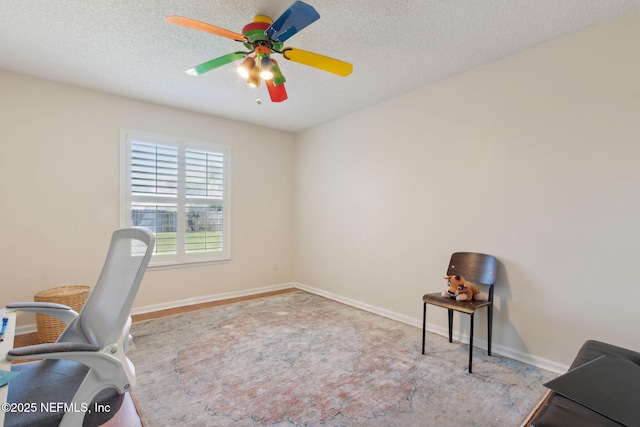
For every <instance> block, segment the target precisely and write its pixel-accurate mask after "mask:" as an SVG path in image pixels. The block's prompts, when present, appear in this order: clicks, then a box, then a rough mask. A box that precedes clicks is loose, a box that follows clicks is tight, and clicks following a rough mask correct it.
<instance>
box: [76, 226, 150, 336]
mask: <svg viewBox="0 0 640 427" xmlns="http://www.w3.org/2000/svg"><path fill="white" fill-rule="evenodd" d="M154 246H155V236H154V235H153V234H152V233H150V232H149V231H146V230H142V229H124V230H117V231H115V232H114V233H113V236H112V237H111V245H110V246H109V252H108V254H107V259H106V261H105V263H104V266H103V267H102V272H101V273H100V277H99V278H98V281H97V283H96V285H95V287H94V288H93V290H92V291H91V294H90V295H89V298H88V299H87V302H86V303H85V305H84V307H83V308H82V311H81V312H80V315H79V317H78V321H79V324H80V328H81V330H82V333H83V334H84V335H85V337H86V338H87V340H88V341H89V342H90V343H92V344H95V345H98V346H100V347H101V348H104V346H105V345H107V344H109V343H113V342H116V341H117V339H118V338H119V337H120V335H121V334H122V332H123V330H124V328H125V325H126V323H127V321H128V319H129V315H130V313H131V307H132V305H133V300H134V299H135V297H136V294H137V293H138V288H139V287H140V282H142V277H143V276H144V272H145V270H146V268H147V265H148V264H149V260H150V258H151V255H152V253H153V248H154Z"/></svg>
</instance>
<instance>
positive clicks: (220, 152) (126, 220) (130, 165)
mask: <svg viewBox="0 0 640 427" xmlns="http://www.w3.org/2000/svg"><path fill="white" fill-rule="evenodd" d="M122 144H123V150H122V151H123V153H126V155H124V156H123V157H124V158H123V161H122V163H123V169H124V171H125V172H126V173H125V174H124V175H123V185H121V191H122V193H123V195H122V200H123V203H122V205H123V208H122V209H121V210H122V212H121V222H122V223H123V226H133V227H144V228H147V229H149V230H151V231H152V232H153V233H155V235H156V248H155V253H154V257H153V258H152V261H151V264H152V265H169V264H180V263H191V262H207V261H219V260H228V259H229V253H230V251H229V245H228V242H229V237H228V228H229V227H228V225H227V224H228V220H227V219H228V215H229V213H228V203H227V197H228V195H227V193H228V191H227V183H228V180H229V171H228V167H227V165H228V162H229V153H230V149H229V147H227V146H223V145H218V144H211V143H205V144H203V143H194V142H185V141H178V140H177V139H175V140H171V139H168V138H167V137H158V136H153V135H144V134H140V133H138V132H131V131H123V137H122Z"/></svg>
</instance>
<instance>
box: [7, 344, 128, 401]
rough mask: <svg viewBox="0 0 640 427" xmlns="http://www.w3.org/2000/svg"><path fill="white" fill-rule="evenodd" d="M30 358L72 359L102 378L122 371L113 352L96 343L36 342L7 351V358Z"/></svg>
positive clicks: (120, 364) (115, 375) (113, 375)
mask: <svg viewBox="0 0 640 427" xmlns="http://www.w3.org/2000/svg"><path fill="white" fill-rule="evenodd" d="M32 359H65V360H72V361H75V362H78V363H82V364H83V365H85V366H87V367H89V368H91V369H93V370H94V371H95V373H96V374H97V375H98V376H99V377H100V378H103V379H106V378H115V377H117V376H119V375H120V372H121V371H122V361H121V360H120V359H118V357H117V356H116V355H115V354H110V353H109V352H107V351H103V350H102V349H101V348H100V347H98V346H97V345H93V344H87V343H74V342H64V343H47V344H36V345H32V346H27V347H19V348H14V349H12V350H10V351H9V352H8V353H7V360H32ZM125 378H126V377H125ZM125 382H126V381H125ZM121 392H122V391H121Z"/></svg>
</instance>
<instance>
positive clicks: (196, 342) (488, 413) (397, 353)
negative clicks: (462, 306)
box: [129, 291, 555, 427]
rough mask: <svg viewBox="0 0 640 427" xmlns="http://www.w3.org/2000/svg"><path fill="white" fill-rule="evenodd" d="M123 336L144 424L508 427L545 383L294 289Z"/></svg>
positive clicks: (533, 373) (497, 360) (539, 376)
mask: <svg viewBox="0 0 640 427" xmlns="http://www.w3.org/2000/svg"><path fill="white" fill-rule="evenodd" d="M131 333H132V335H133V336H134V346H133V348H132V349H131V351H130V352H129V356H130V358H131V360H132V361H133V363H134V364H135V366H136V370H137V374H138V385H137V386H136V387H135V388H134V390H133V393H132V394H133V395H134V399H135V401H136V406H137V408H138V410H139V412H140V414H141V418H142V420H143V422H144V424H145V425H146V426H147V427H162V426H176V425H182V426H216V427H217V426H222V427H224V426H345V427H347V426H348V427H352V426H367V427H372V426H374V427H375V426H398V427H402V426H408V427H412V426H417V425H429V426H483V427H486V426H517V425H519V424H520V423H521V422H522V421H523V420H524V419H525V418H526V416H527V415H528V414H529V412H530V411H531V410H532V409H533V408H534V407H535V406H536V404H537V403H538V402H539V400H540V399H541V397H542V396H543V395H544V393H545V391H546V389H545V387H543V386H542V383H544V382H545V381H547V380H549V379H551V378H553V377H554V376H555V374H553V373H551V372H547V371H544V370H541V369H538V368H535V367H532V366H529V365H526V364H523V363H520V362H516V361H513V360H510V359H506V358H502V357H497V356H492V357H489V356H487V355H486V352H485V351H483V350H480V349H476V350H475V351H474V363H473V370H474V373H473V374H468V373H467V372H466V371H467V361H468V353H467V351H468V347H467V346H466V345H462V344H459V343H453V344H451V343H449V342H448V340H447V339H446V338H444V337H441V336H439V335H434V334H428V337H427V348H428V355H422V354H421V350H420V346H421V330H420V329H418V328H415V327H413V326H408V325H406V324H403V323H399V322H396V321H393V320H390V319H387V318H384V317H381V316H377V315H374V314H371V313H368V312H365V311H362V310H359V309H356V308H352V307H349V306H346V305H344V304H340V303H337V302H334V301H331V300H327V299H325V298H322V297H318V296H315V295H312V294H309V293H306V292H302V291H300V292H293V293H287V294H282V295H276V296H271V297H266V298H260V299H256V300H251V301H244V302H240V303H235V304H229V305H224V306H219V307H215V308H211V309H207V310H200V311H196V312H191V313H184V314H180V315H175V316H170V317H165V318H161V319H155V320H149V321H145V322H140V323H135V324H134V325H133V327H132V329H131Z"/></svg>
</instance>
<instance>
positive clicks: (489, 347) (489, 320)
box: [487, 304, 493, 356]
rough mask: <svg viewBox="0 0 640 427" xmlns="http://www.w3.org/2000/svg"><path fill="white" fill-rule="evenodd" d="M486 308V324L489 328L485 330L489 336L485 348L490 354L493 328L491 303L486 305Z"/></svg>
mask: <svg viewBox="0 0 640 427" xmlns="http://www.w3.org/2000/svg"><path fill="white" fill-rule="evenodd" d="M487 310H488V311H487V316H488V319H487V320H488V321H487V324H488V329H489V330H488V331H487V336H488V337H489V338H488V339H489V343H488V345H487V350H488V351H487V353H488V354H489V356H491V331H492V330H493V304H490V305H489V306H488V307H487Z"/></svg>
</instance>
